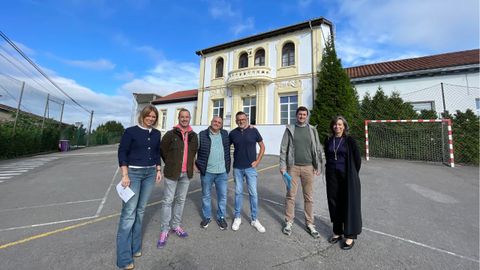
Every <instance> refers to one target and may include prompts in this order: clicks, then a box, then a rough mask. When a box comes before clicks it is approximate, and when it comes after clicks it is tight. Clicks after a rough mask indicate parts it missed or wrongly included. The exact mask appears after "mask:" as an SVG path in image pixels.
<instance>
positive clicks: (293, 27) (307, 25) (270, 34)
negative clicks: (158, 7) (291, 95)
mask: <svg viewBox="0 0 480 270" xmlns="http://www.w3.org/2000/svg"><path fill="white" fill-rule="evenodd" d="M322 24H326V25H328V26H330V29H331V28H332V27H333V24H332V22H330V21H329V20H327V19H325V18H323V17H320V18H317V19H312V20H308V21H305V22H302V23H298V24H294V25H290V26H286V27H282V28H279V29H276V30H273V31H268V32H263V33H260V34H257V35H253V36H249V37H246V38H242V39H237V40H234V41H231V42H227V43H223V44H220V45H216V46H213V47H210V48H206V49H203V50H199V51H196V52H195V53H196V54H197V55H202V54H203V55H204V54H207V53H211V52H216V51H220V50H223V49H227V48H231V47H235V46H238V45H242V44H246V43H251V42H254V41H258V40H262V39H266V38H270V37H274V36H279V35H283V34H287V33H290V32H294V31H298V30H303V29H305V28H310V26H312V27H313V26H318V25H322ZM332 32H333V31H332Z"/></svg>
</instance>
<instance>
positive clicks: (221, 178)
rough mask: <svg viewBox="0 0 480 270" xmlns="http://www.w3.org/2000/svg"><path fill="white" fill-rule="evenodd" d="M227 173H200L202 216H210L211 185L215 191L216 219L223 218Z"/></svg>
mask: <svg viewBox="0 0 480 270" xmlns="http://www.w3.org/2000/svg"><path fill="white" fill-rule="evenodd" d="M227 178H228V177H227V173H209V172H205V175H201V176H200V179H201V181H202V214H203V218H204V219H207V218H211V217H212V194H211V191H212V185H213V184H215V189H216V191H217V219H220V218H225V214H226V212H227V185H228V182H227V181H228V179H227Z"/></svg>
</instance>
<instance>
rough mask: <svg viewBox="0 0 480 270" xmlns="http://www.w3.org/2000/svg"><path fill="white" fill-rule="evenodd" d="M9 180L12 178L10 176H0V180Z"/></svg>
mask: <svg viewBox="0 0 480 270" xmlns="http://www.w3.org/2000/svg"><path fill="white" fill-rule="evenodd" d="M10 178H12V177H11V176H0V179H10ZM2 182H3V181H2Z"/></svg>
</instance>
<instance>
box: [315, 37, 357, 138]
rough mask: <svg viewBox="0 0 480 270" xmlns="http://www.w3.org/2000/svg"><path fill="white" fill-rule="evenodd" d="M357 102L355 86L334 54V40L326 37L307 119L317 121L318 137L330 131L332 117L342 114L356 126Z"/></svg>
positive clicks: (324, 135)
mask: <svg viewBox="0 0 480 270" xmlns="http://www.w3.org/2000/svg"><path fill="white" fill-rule="evenodd" d="M358 111H359V105H358V98H357V93H356V91H355V88H354V87H353V86H352V85H351V83H350V78H349V77H348V75H347V73H346V71H345V70H344V69H343V68H342V63H341V60H340V59H338V58H337V53H336V51H335V46H334V42H333V40H331V39H330V40H329V41H328V42H327V44H326V47H325V50H324V51H323V57H322V63H321V68H320V72H319V73H318V86H317V89H316V97H315V104H314V106H313V109H312V113H311V117H310V123H312V124H314V125H317V130H318V132H319V135H320V137H321V139H324V138H325V137H326V136H328V134H329V131H330V130H329V124H330V121H331V119H332V118H333V117H335V116H337V115H343V116H344V117H345V119H346V120H347V121H348V122H349V123H350V126H351V127H354V126H357V125H358V123H355V122H354V121H357V122H358V120H359V119H355V117H357V116H358Z"/></svg>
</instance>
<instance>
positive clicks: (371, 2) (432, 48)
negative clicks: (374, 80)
mask: <svg viewBox="0 0 480 270" xmlns="http://www.w3.org/2000/svg"><path fill="white" fill-rule="evenodd" d="M478 9H479V3H478V1H477V0H465V1H453V0H445V1H436V0H422V1H416V0H402V1H399V0H387V1H376V0H344V1H342V2H340V4H339V6H338V8H337V9H336V10H333V11H332V10H330V12H331V14H330V15H329V16H332V17H333V18H332V19H333V22H334V23H335V22H337V23H336V24H338V28H337V29H338V32H337V33H336V38H337V42H336V45H338V48H339V54H340V55H341V56H342V58H343V59H345V60H348V61H346V62H347V63H348V64H350V65H352V64H353V65H355V64H357V63H361V62H363V63H369V62H372V61H376V60H378V59H400V58H402V57H405V56H410V55H415V56H418V55H428V54H434V53H441V52H448V51H456V50H465V49H472V48H478V46H479V14H478ZM355 59H357V60H355Z"/></svg>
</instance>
